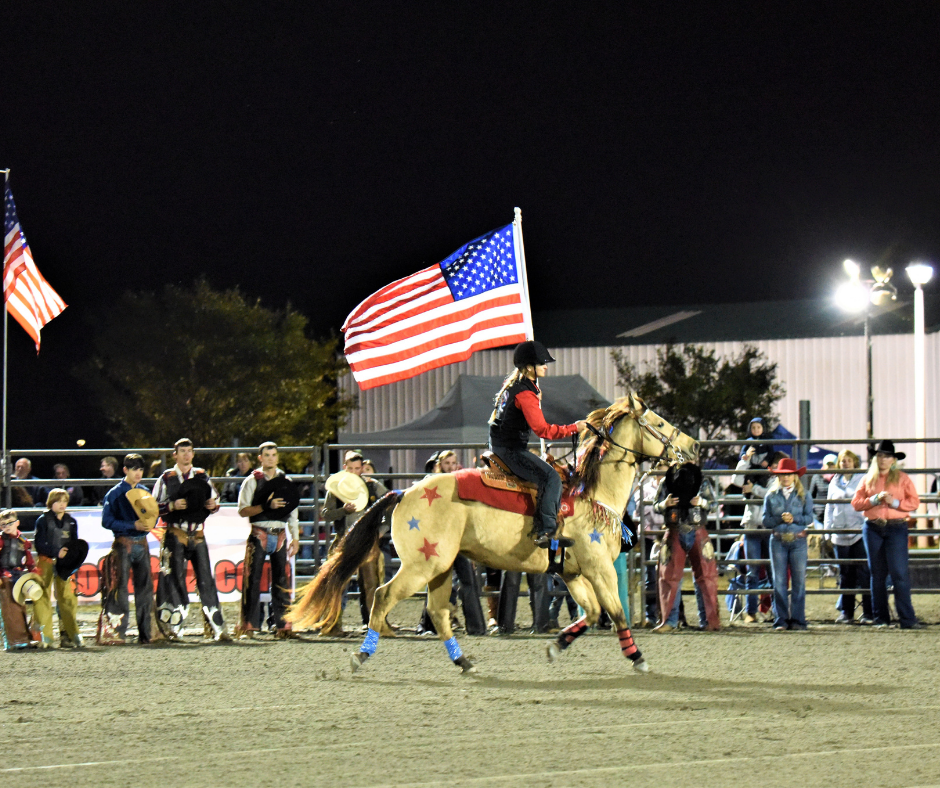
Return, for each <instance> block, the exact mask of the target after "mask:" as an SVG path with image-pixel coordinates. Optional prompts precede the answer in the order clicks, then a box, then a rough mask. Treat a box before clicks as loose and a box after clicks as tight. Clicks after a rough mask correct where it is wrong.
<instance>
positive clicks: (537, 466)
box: [490, 446, 561, 536]
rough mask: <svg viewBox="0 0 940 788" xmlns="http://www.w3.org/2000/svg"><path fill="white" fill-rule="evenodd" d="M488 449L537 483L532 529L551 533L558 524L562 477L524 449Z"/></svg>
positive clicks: (538, 532)
mask: <svg viewBox="0 0 940 788" xmlns="http://www.w3.org/2000/svg"><path fill="white" fill-rule="evenodd" d="M490 450H491V451H492V452H493V454H495V455H496V456H497V457H499V458H500V459H501V460H502V461H503V462H504V463H506V467H507V468H509V470H511V471H512V472H513V473H514V474H516V476H518V477H519V478H520V479H523V480H524V481H527V482H532V483H533V484H537V485H538V494H537V496H536V501H535V509H536V512H535V531H536V533H537V534H539V535H540V536H541V535H542V534H551V533H554V532H555V529H556V528H557V527H558V524H557V523H556V521H555V517H556V515H557V514H558V505H559V504H560V503H561V478H560V477H559V476H558V474H557V473H556V472H555V469H554V468H552V466H551V465H549V464H548V463H547V462H545V461H544V460H542V459H540V458H538V457H536V456H535V455H534V454H531V453H530V452H528V451H527V450H526V449H522V450H519V449H513V448H509V447H507V446H490Z"/></svg>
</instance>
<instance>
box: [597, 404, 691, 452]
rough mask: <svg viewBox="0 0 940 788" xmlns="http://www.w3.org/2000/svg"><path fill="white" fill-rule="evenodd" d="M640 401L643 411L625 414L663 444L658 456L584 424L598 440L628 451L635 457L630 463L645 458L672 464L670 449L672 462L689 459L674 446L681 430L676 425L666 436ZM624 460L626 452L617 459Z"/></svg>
mask: <svg viewBox="0 0 940 788" xmlns="http://www.w3.org/2000/svg"><path fill="white" fill-rule="evenodd" d="M640 403H641V404H642V405H643V411H642V412H641V413H639V414H637V413H636V412H635V411H632V410H631V411H630V412H629V413H627V414H625V415H627V416H629V417H630V418H632V419H633V420H634V421H635V422H636V423H637V425H638V426H639V427H640V429H641V430H644V431H645V432H646V433H647V434H649V435H650V436H652V437H653V438H654V439H655V440H657V441H659V442H660V443H661V444H662V445H663V450H662V451H661V452H660V453H659V455H658V456H654V455H652V454H647V453H646V452H642V451H637V450H636V449H631V448H630V447H629V446H624V445H622V444H620V443H617V441H615V440H614V439H613V438H612V437H610V435H605V434H604V433H603V432H601V431H600V430H599V429H597V427H595V426H594V425H593V424H591V423H590V422H585V426H586V427H587V428H588V430H589V431H590V432H593V433H594V434H595V435H596V436H597V437H598V438H600V440H602V441H604V442H605V443H609V444H611V445H612V446H616V447H617V448H618V449H622V450H623V451H624V452H625V453H626V452H629V453H630V454H632V455H633V456H634V458H635V459H634V460H633V462H632V463H629V464H630V465H635V464H636V463H637V462H645V461H647V460H648V461H650V462H654V463H659V462H663V461H664V460H665V461H666V462H669V464H672V463H673V461H670V460H669V450H670V449H671V450H672V452H673V454H674V455H675V460H674V462H677V463H683V462H688V461H690V460H691V459H692V457H690V456H687V455H686V453H685V452H684V451H682V450H681V449H679V448H677V447H676V446H675V440H676V438H678V437H679V435H681V434H682V432H681V430H680V429H679V428H678V427H673V428H672V434H671V435H668V436H667V435H666V433H664V432H663V431H662V430H660V429H659V427H656V426H655V425H653V424H652V423H651V422H650V419H649V418H648V414H649V413H651V411H650V409H649V406H648V405H647V404H646V403H645V402H643V400H640ZM626 461H627V460H626V454H625V455H624V457H623V458H621V459H620V460H618V462H626Z"/></svg>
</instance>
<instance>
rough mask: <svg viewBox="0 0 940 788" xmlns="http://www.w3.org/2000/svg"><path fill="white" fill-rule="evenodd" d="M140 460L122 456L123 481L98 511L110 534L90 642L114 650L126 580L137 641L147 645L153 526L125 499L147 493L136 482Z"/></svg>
mask: <svg viewBox="0 0 940 788" xmlns="http://www.w3.org/2000/svg"><path fill="white" fill-rule="evenodd" d="M144 467H145V465H144V458H143V457H141V456H140V455H139V454H128V455H127V456H126V457H125V458H124V479H123V480H122V481H121V482H120V484H117V485H116V486H114V487H112V488H111V489H110V490H108V492H107V494H106V495H105V496H104V505H103V506H102V509H101V524H102V526H104V527H105V528H107V529H108V530H109V531H113V532H114V544H113V545H111V552H110V553H108V555H107V556H105V559H104V564H103V565H102V568H101V615H100V616H99V618H98V632H97V634H96V635H95V642H96V643H97V644H98V645H99V646H116V645H122V644H123V643H124V642H125V634H126V632H127V623H128V618H129V616H130V600H129V599H128V596H127V581H128V578H129V577H130V578H132V579H133V581H134V607H135V609H136V613H137V641H138V643H150V641H151V635H152V633H151V629H150V614H151V612H152V609H153V576H152V575H151V573H150V548H149V547H148V546H147V534H148V533H149V532H150V531H151V530H152V529H153V523H152V522H149V521H146V520H143V519H141V518H139V517H138V516H137V513H136V512H135V511H134V507H133V506H132V505H131V502H130V501H129V500H128V499H127V493H128V492H129V491H130V490H134V489H138V490H143V491H144V492H145V493H147V495H150V491H149V490H148V489H147V488H146V487H144V485H142V484H141V483H140V480H141V479H142V478H143V476H144Z"/></svg>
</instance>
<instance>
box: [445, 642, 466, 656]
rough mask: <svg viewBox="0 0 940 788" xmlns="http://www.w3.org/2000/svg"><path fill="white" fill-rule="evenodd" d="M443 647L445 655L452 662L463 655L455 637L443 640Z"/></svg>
mask: <svg viewBox="0 0 940 788" xmlns="http://www.w3.org/2000/svg"><path fill="white" fill-rule="evenodd" d="M444 648H446V649H447V656H449V657H450V658H451V660H452V661H454V662H456V661H457V660H458V659H460V658H461V657H462V656H463V652H462V651H461V650H460V644H459V643H458V642H457V638H451V639H450V640H445V641H444Z"/></svg>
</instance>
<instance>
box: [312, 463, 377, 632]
mask: <svg viewBox="0 0 940 788" xmlns="http://www.w3.org/2000/svg"><path fill="white" fill-rule="evenodd" d="M362 467H363V463H362V453H361V452H359V451H356V450H354V449H350V450H349V451H347V452H346V454H345V455H344V457H343V470H344V471H346V472H348V473H352V474H355V475H356V476H359V477H362ZM363 482H364V483H365V485H366V489H367V490H368V493H369V495H368V498H367V500H366V503H365V505H364V506H363V507H362V508H357V506H356V505H355V504H354V503H343V502H342V501H341V500H340V499H339V498H337V497H336V496H335V495H334V494H333V493H331V492H328V493H327V495H326V498H325V499H324V501H323V508H322V509H321V510H320V518H321V519H322V520H323V521H324V522H328V523H334V526H333V541H332V542H331V543H330V552H332V551H333V550H334V549H335V547H336V545H338V544H339V541H340V539H342V538H343V537H344V536H345V535H346V532H347V531H348V530H349V529H350V528H352V526H353V525H354V524H355V523H357V522H358V521H359V518H360V517H362V515H363V514H365V511H366V509H368V508H369V507H370V506H372V504H374V503H375V502H376V501H377V500H378V499H379V498H381V497H382V496H383V495H385V493H387V492H388V490H387V489H385V485H384V484H382V483H381V482H380V481H378V480H376V479H363ZM384 528H385V526H383V529H384ZM381 560H382V559H381V551H380V550H375V551H374V552H373V553H370V555H369V556H368V558H366V560H365V561H364V562H363V563H362V565H361V566H360V567H359V578H358V583H359V599H360V605H359V613H360V618H362V620H363V621H362V623H363V624H366V625H368V623H369V614H370V612H371V610H372V602H373V601H374V599H375V590H376V589H377V588H378V587H379V570H380V561H381ZM321 634H323V635H329V636H335V637H342V636H343V635H344V634H345V632H344V631H343V618H342V616H340V618H339V619H338V620H337V622H336V623H335V624H334V625H333V626H332V627H331V628H330V629H329V630H327V631H325V632H323V633H321ZM380 634H382V635H388V634H392V633H391V630H389V631H387V632H380Z"/></svg>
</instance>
